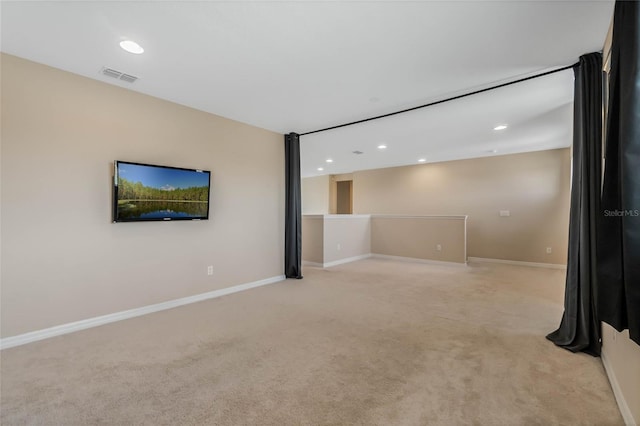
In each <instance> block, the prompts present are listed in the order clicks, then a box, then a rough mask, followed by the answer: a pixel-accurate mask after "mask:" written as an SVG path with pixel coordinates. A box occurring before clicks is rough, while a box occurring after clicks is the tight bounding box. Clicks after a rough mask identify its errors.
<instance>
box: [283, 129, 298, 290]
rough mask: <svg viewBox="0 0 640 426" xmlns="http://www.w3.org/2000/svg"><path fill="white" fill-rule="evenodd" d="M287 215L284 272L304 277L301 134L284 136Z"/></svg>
mask: <svg viewBox="0 0 640 426" xmlns="http://www.w3.org/2000/svg"><path fill="white" fill-rule="evenodd" d="M284 156H285V186H286V189H285V190H286V194H285V217H284V222H285V223H284V273H285V275H286V277H287V278H298V279H300V278H302V199H301V194H300V135H298V134H297V133H289V134H288V135H285V136H284Z"/></svg>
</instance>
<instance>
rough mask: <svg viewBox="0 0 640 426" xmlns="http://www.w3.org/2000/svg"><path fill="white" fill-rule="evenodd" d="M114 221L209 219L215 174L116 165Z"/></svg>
mask: <svg viewBox="0 0 640 426" xmlns="http://www.w3.org/2000/svg"><path fill="white" fill-rule="evenodd" d="M113 182H114V188H113V194H114V197H113V221H114V222H146V221H154V220H206V219H209V187H210V185H211V172H209V171H206V170H195V169H182V168H178V167H167V166H155V165H152V164H140V163H129V162H126V161H116V162H115V172H114V179H113Z"/></svg>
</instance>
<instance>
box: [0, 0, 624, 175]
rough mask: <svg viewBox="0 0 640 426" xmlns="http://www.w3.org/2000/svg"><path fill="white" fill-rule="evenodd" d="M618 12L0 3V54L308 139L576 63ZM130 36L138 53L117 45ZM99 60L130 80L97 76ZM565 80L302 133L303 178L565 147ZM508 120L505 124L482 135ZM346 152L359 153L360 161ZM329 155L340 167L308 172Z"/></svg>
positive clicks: (485, 4)
mask: <svg viewBox="0 0 640 426" xmlns="http://www.w3.org/2000/svg"><path fill="white" fill-rule="evenodd" d="M613 5H614V1H613V0H607V1H350V2H339V1H277V2H276V1H253V2H245V1H234V2H230V1H227V2H215V1H193V2H192V1H155V2H153V1H141V2H138V1H126V2H125V1H84V2H83V1H66V2H62V1H44V2H36V1H17V2H11V1H4V0H3V1H2V3H1V11H0V12H1V24H2V27H1V36H2V38H1V48H2V51H3V52H6V53H9V54H13V55H16V56H20V57H23V58H26V59H30V60H33V61H36V62H40V63H44V64H47V65H50V66H53V67H56V68H60V69H63V70H67V71H71V72H74V73H77V74H80V75H84V76H86V77H90V78H94V79H97V80H101V81H104V82H106V83H109V84H115V85H118V86H121V87H125V88H128V89H131V90H135V91H139V92H142V93H146V94H149V95H152V96H156V97H159V98H162V99H167V100H170V101H173V102H177V103H179V104H183V105H187V106H190V107H193V108H196V109H200V110H203V111H207V112H211V113H214V114H218V115H221V116H224V117H227V118H231V119H234V120H238V121H241V122H245V123H249V124H252V125H255V126H259V127H263V128H265V129H270V130H274V131H277V132H280V133H288V132H298V133H304V132H307V131H312V130H316V129H320V128H325V127H329V126H332V125H337V124H342V123H345V122H350V121H354V120H359V119H363V118H367V117H371V116H375V115H380V114H385V113H389V112H393V111H396V110H399V109H404V108H409V107H413V106H416V105H421V104H424V103H427V102H430V101H434V100H438V99H442V98H446V97H449V96H451V95H456V94H460V93H465V92H469V91H472V90H476V89H479V88H484V87H488V86H491V85H493V84H496V83H501V82H505V81H511V80H514V79H516V78H518V77H522V76H528V75H532V74H535V73H537V72H540V71H545V70H549V69H554V68H558V67H562V66H566V65H570V64H572V63H574V62H576V61H577V60H578V58H579V56H580V55H582V54H585V53H589V52H593V51H597V50H600V49H601V48H602V45H603V42H604V39H605V36H606V32H607V29H608V26H609V23H610V20H611V15H612V12H613ZM124 39H133V40H135V41H137V42H138V43H140V44H141V45H142V46H143V47H144V48H145V53H144V54H142V55H133V54H130V53H127V52H125V51H123V50H122V49H120V47H119V46H118V43H119V42H120V41H121V40H124ZM103 66H107V67H110V68H114V69H117V70H120V71H123V72H125V73H128V74H132V75H135V76H137V77H139V80H138V81H136V82H135V83H133V84H129V83H124V82H120V81H118V80H114V79H112V78H110V77H106V76H103V75H102V74H100V70H101V69H102V67H103ZM572 85H573V83H572V72H571V71H565V72H563V73H559V74H554V75H552V76H548V77H545V78H542V79H537V80H531V81H529V82H526V83H522V84H519V85H514V86H509V87H507V88H503V89H500V90H498V91H491V92H488V93H485V94H482V95H475V96H473V97H469V98H464V99H462V100H458V101H454V102H451V103H447V104H442V105H440V106H437V107H431V108H427V109H424V110H419V111H415V112H412V113H409V114H407V115H403V116H394V117H393V118H389V119H384V120H380V121H376V122H369V123H368V124H366V125H359V126H353V127H346V128H343V129H340V130H336V131H330V132H325V133H319V134H314V135H309V136H304V137H303V138H302V139H301V141H302V153H303V155H302V173H303V176H311V175H315V174H319V173H334V172H335V173H337V172H348V171H353V170H357V169H363V168H373V167H388V166H392V165H400V164H408V163H414V162H415V161H416V159H417V158H418V157H420V156H426V157H427V159H428V161H442V160H447V159H455V158H469V157H477V156H482V155H496V154H498V155H499V154H503V153H508V152H523V151H532V150H539V149H549V148H554V147H560V146H568V145H569V144H570V134H571V122H570V121H571V118H570V117H571V105H570V104H571V100H572ZM503 122H505V123H508V124H509V128H508V129H507V130H505V131H503V132H502V133H500V134H498V133H496V132H494V131H492V130H491V129H492V128H493V127H494V126H495V125H497V124H499V123H503ZM380 142H385V143H386V144H387V145H389V148H388V149H387V150H386V152H384V153H382V152H379V151H377V150H376V149H375V146H377V145H378V144H379V143H380ZM352 148H353V149H360V150H361V151H364V152H365V154H364V155H362V156H359V159H356V158H355V156H354V155H352V154H350V152H351V151H352V150H353V149H352ZM493 149H497V150H498V152H497V153H496V154H494V153H489V152H487V151H488V150H493ZM383 154H384V155H383ZM327 157H331V158H333V159H334V160H335V161H334V163H332V164H331V165H330V166H331V167H325V170H324V171H322V172H318V171H317V167H320V166H327V164H326V163H324V161H325V159H326V158H327Z"/></svg>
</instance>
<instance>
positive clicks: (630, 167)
mask: <svg viewBox="0 0 640 426" xmlns="http://www.w3.org/2000/svg"><path fill="white" fill-rule="evenodd" d="M639 26H640V7H639V4H638V2H637V1H617V2H616V6H615V12H614V21H613V44H612V46H611V72H610V75H609V108H608V119H607V132H606V138H605V143H606V148H605V172H604V183H603V187H602V213H601V217H600V229H599V233H600V235H601V238H600V242H599V252H598V261H599V263H598V271H599V277H598V278H599V280H598V283H599V284H598V286H599V288H598V312H599V316H600V319H601V320H602V321H604V322H607V323H609V324H611V325H612V326H613V327H614V328H615V329H617V330H618V331H622V330H624V329H626V328H628V329H629V335H630V337H631V339H632V340H633V341H635V342H636V343H638V344H640V29H639Z"/></svg>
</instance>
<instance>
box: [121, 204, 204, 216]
mask: <svg viewBox="0 0 640 426" xmlns="http://www.w3.org/2000/svg"><path fill="white" fill-rule="evenodd" d="M206 216H207V202H206V201H203V202H197V201H191V202H184V201H165V200H158V201H147V200H145V201H137V200H128V201H125V202H121V203H118V219H119V220H128V219H129V220H130V219H164V218H170V219H185V218H204V217H206Z"/></svg>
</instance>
